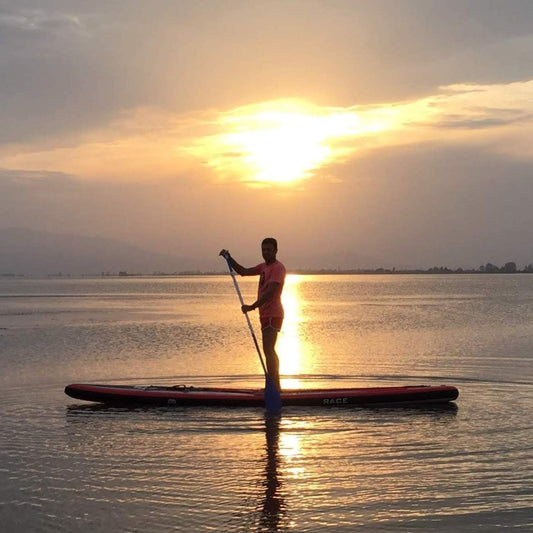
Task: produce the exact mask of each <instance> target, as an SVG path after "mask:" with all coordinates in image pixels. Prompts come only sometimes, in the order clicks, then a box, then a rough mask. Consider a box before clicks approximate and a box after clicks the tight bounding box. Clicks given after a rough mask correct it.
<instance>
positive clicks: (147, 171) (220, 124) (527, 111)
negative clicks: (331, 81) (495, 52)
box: [0, 80, 533, 182]
mask: <svg viewBox="0 0 533 533" xmlns="http://www.w3.org/2000/svg"><path fill="white" fill-rule="evenodd" d="M532 134H533V80H530V81H524V82H513V83H508V84H495V85H478V84H472V83H470V84H455V85H450V86H445V87H441V88H440V89H439V91H438V92H437V93H435V94H431V95H428V96H425V97H423V98H420V99H416V100H411V101H402V102H389V103H387V102H384V103H382V104H380V105H356V106H349V107H345V108H342V107H328V106H319V105H314V104H311V103H309V102H305V101H302V100H279V101H273V102H263V103H260V104H250V105H247V106H243V107H239V108H235V109H232V110H226V111H224V110H204V111H200V112H191V113H187V114H176V113H172V112H169V111H167V110H164V109H158V108H150V107H145V108H139V109H132V110H130V111H127V112H123V113H121V114H120V115H118V116H117V117H115V119H114V120H113V121H111V122H110V123H109V124H108V125H107V126H106V127H103V128H100V129H92V130H88V131H87V132H85V133H84V134H82V135H78V137H73V136H70V137H69V138H68V139H57V140H56V141H55V142H54V140H53V139H52V140H50V139H49V140H47V141H46V143H45V144H38V143H36V144H26V145H24V144H19V145H8V146H4V147H3V149H0V165H1V166H3V167H4V168H9V169H15V170H20V171H22V170H36V171H45V172H61V173H64V174H69V175H76V176H79V177H82V178H86V179H106V180H107V179H115V180H119V181H121V180H122V181H124V180H131V179H135V180H141V181H146V180H148V181H149V180H152V179H159V178H173V177H176V176H182V175H189V176H191V177H192V176H194V177H195V179H205V178H207V177H210V179H211V180H213V179H215V178H216V179H221V178H223V179H226V180H239V181H252V182H253V181H265V180H266V181H267V182H268V181H277V180H278V179H282V178H283V181H285V180H293V179H295V178H300V179H301V178H309V177H312V176H313V175H316V174H317V172H318V171H319V169H320V168H322V167H324V166H326V165H330V164H331V163H335V162H339V161H345V160H349V159H351V158H355V157H360V156H361V155H362V154H364V153H365V152H366V151H368V150H375V149H377V148H386V147H392V146H400V145H402V146H404V145H414V144H418V143H427V142H447V143H457V144H460V145H463V146H464V145H471V146H481V145H483V146H491V147H492V148H491V149H493V150H496V151H498V152H501V153H505V154H507V155H509V156H512V157H520V158H525V159H531V157H532V156H533V153H532V152H531V150H530V149H528V148H527V146H528V145H529V141H530V139H531V136H532Z"/></svg>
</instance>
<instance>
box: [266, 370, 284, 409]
mask: <svg viewBox="0 0 533 533" xmlns="http://www.w3.org/2000/svg"><path fill="white" fill-rule="evenodd" d="M281 407H282V403H281V394H280V392H279V390H278V389H277V387H276V385H274V382H273V381H272V380H271V379H270V376H269V375H268V374H267V375H266V376H265V409H266V410H267V411H268V412H269V413H277V412H278V411H280V410H281Z"/></svg>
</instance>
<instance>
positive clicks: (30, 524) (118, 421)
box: [0, 274, 533, 533]
mask: <svg viewBox="0 0 533 533" xmlns="http://www.w3.org/2000/svg"><path fill="white" fill-rule="evenodd" d="M239 281H240V284H241V288H242V290H243V293H244V294H245V300H247V301H252V300H253V299H254V293H255V287H256V280H251V279H243V280H239ZM284 303H285V308H286V314H287V318H286V322H285V325H284V331H283V333H282V334H281V336H280V339H279V343H278V347H279V353H280V357H281V360H282V362H281V371H282V373H283V375H284V376H283V380H282V384H284V385H285V386H286V387H294V386H301V387H314V386H324V387H326V386H336V387H337V386H366V385H389V384H406V385H413V384H422V383H424V384H441V383H444V384H451V385H456V386H457V387H458V388H459V390H460V397H459V399H458V401H457V402H456V404H455V407H452V408H449V409H443V408H423V409H405V408H403V409H357V408H334V407H332V408H297V407H291V408H285V409H284V410H283V413H282V415H281V417H280V418H266V417H265V414H264V412H263V409H255V408H249V409H229V408H218V409H216V408H190V407H189V408H180V407H167V408H154V409H140V408H138V409H120V408H105V407H99V406H95V405H94V404H89V403H83V402H80V401H76V400H73V399H71V398H68V397H67V396H65V395H64V393H63V388H64V386H65V385H66V384H68V383H73V382H109V383H113V382H114V383H133V384H186V385H196V386H200V385H220V386H231V385H239V386H244V385H246V386H249V385H251V386H258V387H260V386H262V378H261V367H260V365H259V362H258V359H257V355H256V353H255V348H254V346H253V343H252V340H251V338H250V335H249V331H248V328H247V325H246V322H245V320H244V317H243V316H242V314H241V313H240V310H239V304H238V300H237V296H236V294H235V292H234V289H233V285H232V282H231V278H230V277H229V275H228V276H220V277H217V276H214V277H189V278H185V277H183V278H164V279H163V278H157V279H153V278H138V279H136V278H118V279H116V278H115V279H46V280H45V279H43V280H31V279H16V278H3V279H0V347H1V350H0V358H1V368H2V372H1V375H0V384H1V389H0V416H1V421H2V431H1V432H0V476H1V483H0V524H1V526H0V528H1V529H2V531H6V532H11V531H13V532H15V531H17V532H18V531H43V532H47V531H50V532H51V531H65V532H66V531H87V532H89V531H90V532H95V531H102V532H107V531H115V532H155V531H195V532H197V531H236V532H240V531H242V532H247V531H254V532H263V531H294V532H302V531H310V532H311V531H312V532H320V531H346V532H348V531H350V532H351V531H365V532H373V531H376V532H377V531H379V532H386V531H391V532H397V531H414V532H434V531H435V532H446V533H449V532H451V531H457V532H470V531H472V532H474V531H475V532H496V531H498V532H499V531H508V530H511V531H532V530H533V446H532V444H531V443H532V440H533V418H532V416H531V412H532V410H533V275H526V274H522V275H450V276H430V275H422V276H407V275H396V276H341V275H339V276H290V277H289V279H288V280H287V284H286V289H285V293H284ZM253 322H254V324H257V316H256V315H254V316H253ZM257 331H258V328H257Z"/></svg>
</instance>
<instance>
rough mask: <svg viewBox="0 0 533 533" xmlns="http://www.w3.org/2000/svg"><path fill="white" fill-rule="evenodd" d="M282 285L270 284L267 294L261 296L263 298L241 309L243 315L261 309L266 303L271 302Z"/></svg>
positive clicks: (274, 282)
mask: <svg viewBox="0 0 533 533" xmlns="http://www.w3.org/2000/svg"><path fill="white" fill-rule="evenodd" d="M279 286H280V284H279V283H278V282H276V281H272V282H270V283H269V284H268V287H267V288H266V290H265V292H264V293H263V294H262V295H261V298H258V299H257V300H256V301H255V302H254V303H253V304H252V305H243V306H242V307H241V309H242V312H243V313H248V311H253V310H254V309H257V308H258V307H261V306H262V305H263V304H264V303H265V302H266V301H268V300H270V298H272V296H274V294H275V292H276V291H277V290H278V287H279Z"/></svg>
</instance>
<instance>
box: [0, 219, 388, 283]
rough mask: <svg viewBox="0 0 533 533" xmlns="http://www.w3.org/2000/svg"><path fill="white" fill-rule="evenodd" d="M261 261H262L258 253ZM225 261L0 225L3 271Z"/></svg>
mask: <svg viewBox="0 0 533 533" xmlns="http://www.w3.org/2000/svg"><path fill="white" fill-rule="evenodd" d="M280 259H281V260H282V261H283V262H284V263H285V265H286V266H287V268H288V269H289V270H297V269H350V268H370V267H372V268H375V267H376V266H383V267H388V266H389V265H386V264H380V262H379V261H376V260H375V259H372V258H368V257H364V256H362V255H358V254H354V253H350V252H344V253H342V252H341V253H330V254H324V255H320V254H318V255H302V254H297V255H293V254H291V253H290V250H289V251H284V252H283V254H281V255H280ZM256 260H257V263H258V262H260V261H261V257H260V255H259V253H258V255H257V258H256ZM248 266H249V265H248ZM213 269H218V270H219V271H220V272H225V271H226V269H225V265H224V264H223V262H221V261H218V258H217V257H216V256H215V257H214V258H205V257H193V258H190V257H180V256H176V255H172V254H161V253H158V252H154V251H151V250H147V249H144V248H141V247H139V246H135V245H132V244H128V243H125V242H123V241H119V240H116V239H107V238H99V237H87V236H84V235H72V234H58V233H48V232H44V231H36V230H31V229H28V228H4V229H0V276H1V275H8V274H12V275H24V276H47V275H58V274H60V273H61V274H62V275H73V276H77V275H101V274H102V273H104V274H118V273H120V272H127V273H128V274H144V275H146V274H154V273H166V274H173V273H176V272H178V273H179V272H190V271H192V272H197V271H199V270H202V271H209V270H213Z"/></svg>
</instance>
